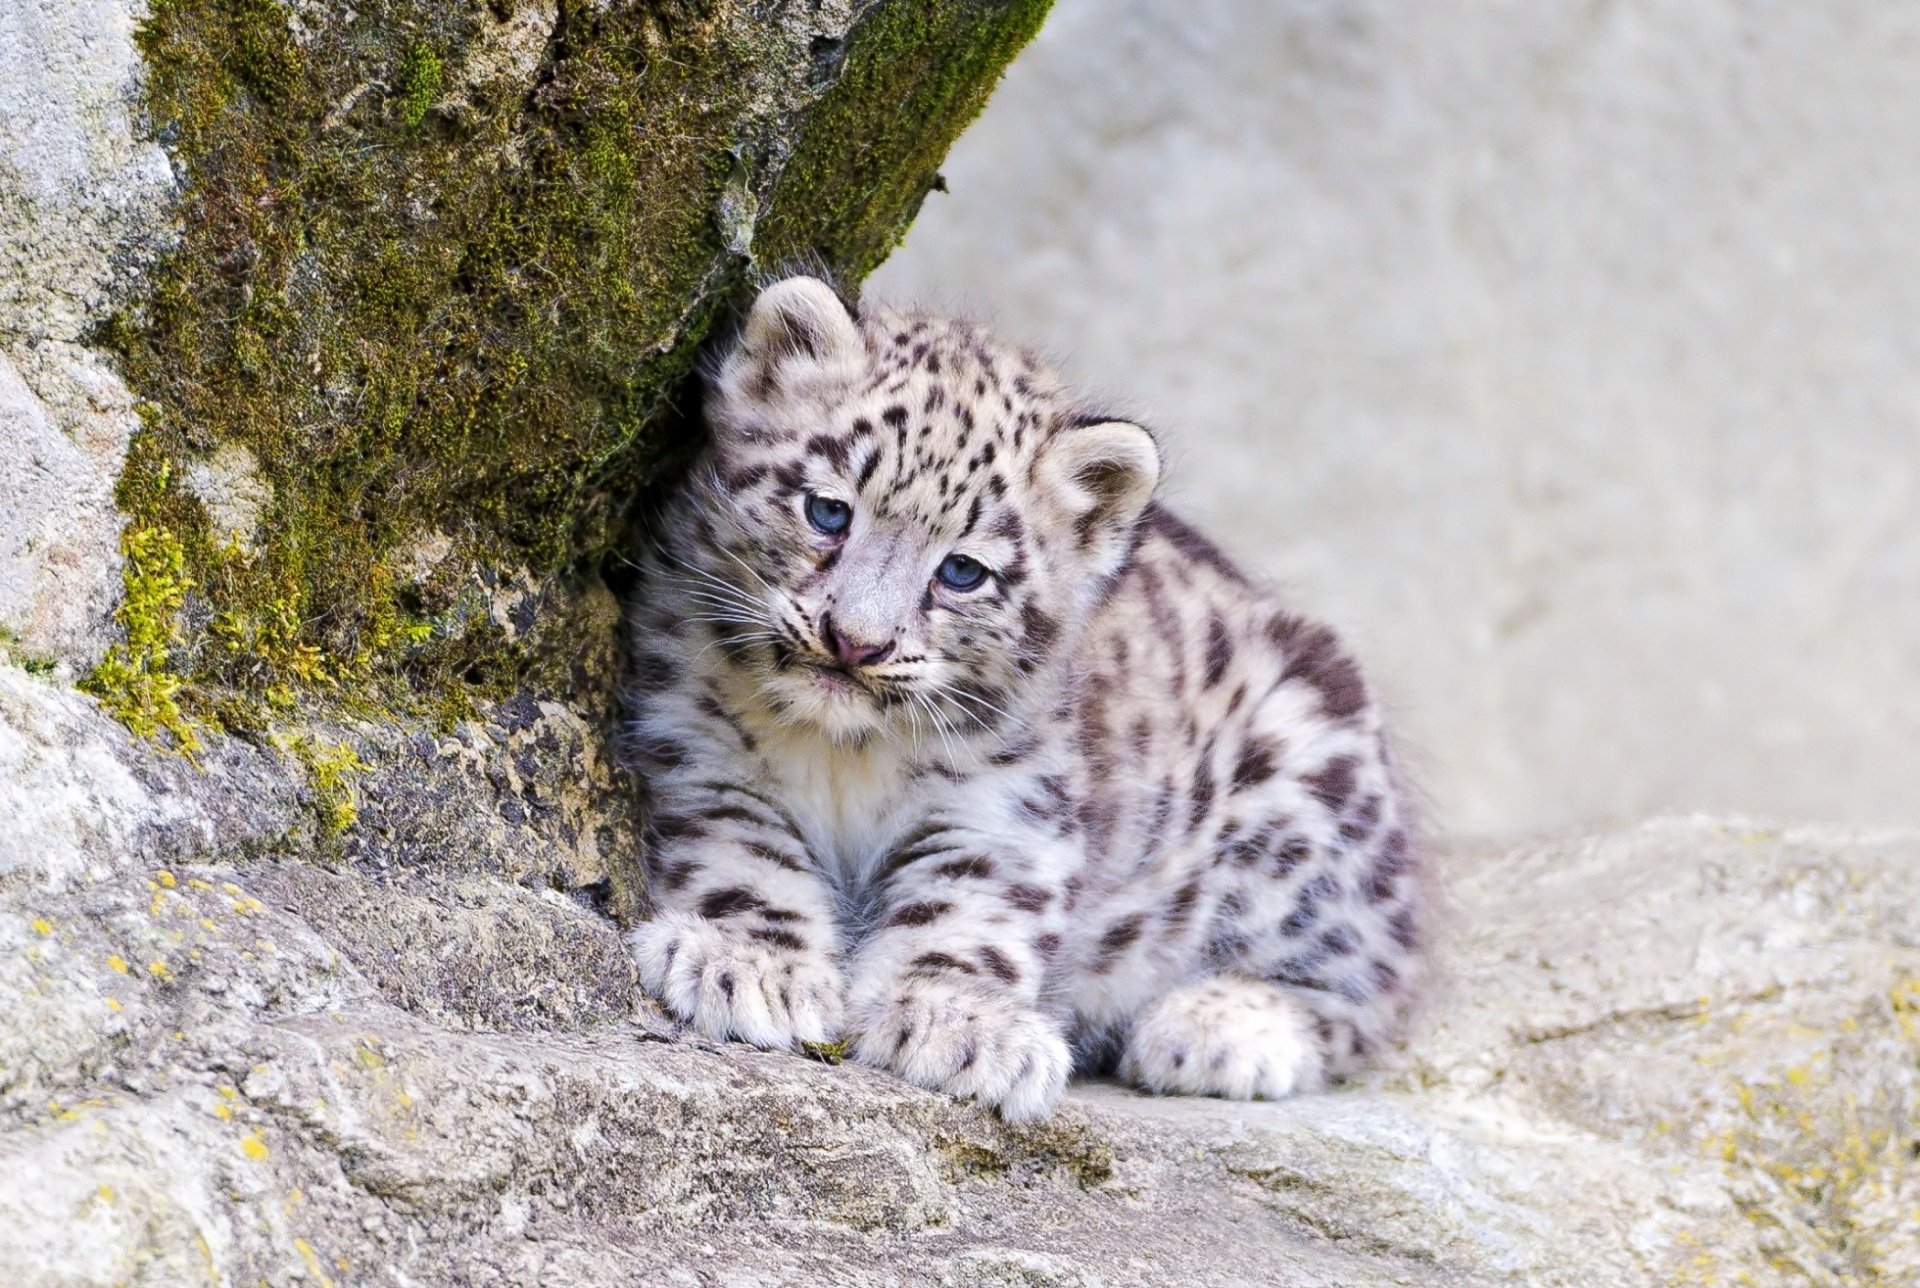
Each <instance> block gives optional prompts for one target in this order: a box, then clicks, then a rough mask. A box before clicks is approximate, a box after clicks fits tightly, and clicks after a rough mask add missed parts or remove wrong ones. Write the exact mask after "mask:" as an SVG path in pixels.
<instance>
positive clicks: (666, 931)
mask: <svg viewBox="0 0 1920 1288" xmlns="http://www.w3.org/2000/svg"><path fill="white" fill-rule="evenodd" d="M627 943H628V944H629V945H630V946H631V947H632V949H633V955H634V958H635V960H636V961H638V962H639V963H640V978H641V980H642V981H643V982H644V983H645V984H646V986H647V991H648V992H650V993H652V994H653V995H654V996H655V997H657V998H659V999H660V1000H661V1001H662V1002H663V1003H665V1005H666V1008H667V1009H668V1010H669V1011H671V1012H673V1014H674V1015H676V1016H678V1017H679V1018H680V1019H682V1020H685V1021H687V1022H688V1023H689V1024H692V1025H693V1026H694V1027H695V1028H696V1029H699V1030H700V1031H701V1032H702V1033H705V1034H706V1035H707V1036H709V1037H715V1038H738V1039H740V1040H741V1041H742V1042H751V1043H752V1044H753V1045H755V1046H757V1047H767V1048H769V1049H780V1050H791V1049H792V1048H793V1047H794V1046H795V1045H796V1044H797V1043H800V1042H826V1041H830V1040H832V1038H833V1037H834V1035H835V1034H836V1033H837V1032H838V1031H839V1028H840V1015H841V1011H842V1009H843V1003H842V997H843V995H844V992H845V988H844V985H843V984H842V982H841V979H840V969H839V967H837V966H835V965H834V964H833V962H832V961H830V960H829V959H828V958H827V957H826V956H825V955H824V954H821V953H818V952H813V951H808V950H795V949H791V948H783V947H781V946H779V945H777V944H770V943H765V942H762V941H760V940H756V939H750V938H748V937H747V936H746V935H745V934H744V933H741V932H738V931H735V930H732V929H730V928H729V927H727V926H724V925H721V924H719V923H717V922H713V921H709V920H707V919H706V918H704V917H693V916H688V915H687V914H685V913H663V914H661V915H660V916H657V917H655V918H654V919H653V920H652V921H649V922H646V923H644V924H642V925H640V926H639V927H637V928H636V929H635V930H634V931H633V932H632V933H631V934H630V935H628V936H627Z"/></svg>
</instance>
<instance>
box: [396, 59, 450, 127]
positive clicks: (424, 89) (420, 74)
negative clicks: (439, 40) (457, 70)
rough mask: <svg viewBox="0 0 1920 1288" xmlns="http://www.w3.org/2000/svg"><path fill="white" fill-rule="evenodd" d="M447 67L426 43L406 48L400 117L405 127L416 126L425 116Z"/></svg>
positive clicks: (401, 70) (402, 70)
mask: <svg viewBox="0 0 1920 1288" xmlns="http://www.w3.org/2000/svg"><path fill="white" fill-rule="evenodd" d="M446 71H447V69H446V67H445V65H444V64H442V63H441V61H440V56H439V55H438V54H436V53H434V52H433V50H431V49H429V48H427V47H426V46H425V45H415V46H414V47H413V48H412V49H410V50H408V51H407V60H406V62H405V63H403V64H402V65H401V68H400V104H401V106H400V119H401V120H402V121H404V122H405V123H406V126H407V128H408V129H410V130H417V129H419V128H420V123H421V122H422V121H425V120H426V119H427V109H428V108H430V107H432V106H433V101H434V99H436V98H438V97H439V96H440V85H441V82H442V81H444V80H445V79H446Z"/></svg>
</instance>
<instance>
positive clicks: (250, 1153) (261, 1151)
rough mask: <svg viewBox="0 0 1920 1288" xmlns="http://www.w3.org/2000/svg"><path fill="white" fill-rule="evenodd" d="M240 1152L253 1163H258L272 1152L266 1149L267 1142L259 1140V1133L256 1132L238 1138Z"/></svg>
mask: <svg viewBox="0 0 1920 1288" xmlns="http://www.w3.org/2000/svg"><path fill="white" fill-rule="evenodd" d="M240 1152H241V1153H242V1154H245V1155H246V1156H247V1157H248V1158H251V1159H253V1160H254V1161H255V1162H259V1161H260V1160H261V1159H263V1158H266V1157H267V1156H268V1155H269V1154H271V1153H273V1151H272V1150H270V1149H268V1148H267V1142H266V1141H264V1140H261V1139H260V1133H259V1132H258V1131H251V1132H248V1133H247V1134H246V1135H245V1136H242V1137H241V1138H240Z"/></svg>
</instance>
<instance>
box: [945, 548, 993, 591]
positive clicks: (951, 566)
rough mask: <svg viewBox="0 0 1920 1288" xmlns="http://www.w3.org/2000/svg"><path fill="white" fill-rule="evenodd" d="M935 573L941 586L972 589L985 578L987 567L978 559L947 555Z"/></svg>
mask: <svg viewBox="0 0 1920 1288" xmlns="http://www.w3.org/2000/svg"><path fill="white" fill-rule="evenodd" d="M935 575H936V576H937V577H939V578H940V584H941V585H943V586H949V587H951V588H953V589H954V590H972V589H973V588H974V587H976V586H978V585H979V584H980V583H981V582H983V581H985V580H986V579H987V569H986V565H984V564H982V563H981V562H980V561H979V560H978V559H969V558H967V557H966V556H965V555H948V556H947V557H946V558H945V559H944V560H942V561H941V564H940V571H939V572H938V573H936V574H935Z"/></svg>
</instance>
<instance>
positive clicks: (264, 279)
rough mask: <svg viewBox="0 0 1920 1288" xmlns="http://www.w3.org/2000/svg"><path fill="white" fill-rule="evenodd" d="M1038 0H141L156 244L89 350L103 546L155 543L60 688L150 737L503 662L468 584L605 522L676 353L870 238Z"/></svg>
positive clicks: (908, 202) (572, 554) (908, 201)
mask: <svg viewBox="0 0 1920 1288" xmlns="http://www.w3.org/2000/svg"><path fill="white" fill-rule="evenodd" d="M1046 8H1047V2H1046V0H1003V2H999V3H995V2H992V0H880V2H879V3H868V4H859V5H852V4H846V3H841V4H831V3H829V4H820V3H817V2H815V3H807V2H805V0H799V2H795V3H779V4H766V3H760V4H749V3H744V2H739V0H684V2H661V3H652V4H640V3H584V2H581V0H562V2H561V3H558V4H555V3H553V0H520V2H519V3H517V4H516V3H513V2H512V0H493V2H492V3H486V4H477V3H466V4H443V3H430V2H429V0H374V2H372V3H368V4H364V5H360V6H357V7H356V8H355V9H354V10H352V11H349V10H347V9H345V8H342V7H328V8H324V9H322V8H317V7H313V6H288V5H283V4H281V3H278V2H277V0H155V2H154V3H153V5H152V7H151V10H150V12H149V14H148V17H147V19H146V21H145V24H144V26H143V27H142V29H141V33H140V38H139V40H140V46H141V49H142V51H143V54H144V56H145V58H146V61H147V94H148V98H149V103H148V113H149V118H150V124H151V128H153V129H154V130H155V131H156V133H157V136H158V137H159V138H160V139H161V141H162V142H163V143H164V144H165V146H166V147H167V149H168V151H169V153H170V155H171V156H172V158H173V161H174V165H175V169H176V172H177V173H178V174H179V175H180V177H181V179H182V182H183V188H184V195H183V197H182V199H181V203H180V206H179V209H178V232H177V240H176V242H175V245H174V247H173V249H172V250H171V251H170V252H169V254H168V255H167V256H166V257H165V258H164V260H163V262H162V263H161V264H160V265H159V267H158V268H157V269H156V270H155V271H154V272H153V274H152V275H151V277H150V279H149V286H148V288H147V290H146V291H145V292H144V294H143V295H142V296H141V298H140V299H139V301H138V302H137V303H136V304H135V305H134V306H132V307H129V308H127V309H125V310H123V311H122V312H121V313H120V314H119V315H117V316H116V317H115V319H114V320H113V321H112V323H111V324H110V325H109V326H108V327H107V333H106V334H105V335H104V336H103V337H101V339H103V340H104V341H105V342H106V343H107V344H109V345H110V346H111V347H112V348H113V349H115V350H116V351H117V352H118V354H119V355H120V358H121V361H122V364H123V367H124V371H125V374H126V376H127V379H128V382H129V384H130V385H131V386H132V388H133V389H134V390H135V392H136V393H137V394H138V395H139V396H140V397H141V399H142V400H143V402H144V408H143V422H144V428H143V430H142V432H141V433H140V434H139V435H138V436H137V438H136V440H135V442H134V445H133V449H132V452H131V453H130V455H129V458H128V464H127V468H126V471H125V474H124V476H123V478H122V480H121V486H120V492H119V501H120V504H121V506H122V508H123V509H124V510H125V511H126V512H127V513H128V515H129V517H130V522H129V536H128V538H127V540H128V542H129V543H130V546H129V548H130V550H131V549H133V548H134V547H135V546H137V547H138V548H140V549H144V550H148V551H155V550H164V551H167V552H171V551H173V550H175V549H176V548H177V549H178V550H179V551H180V553H181V559H180V564H179V567H178V569H177V570H176V571H170V573H169V576H170V579H171V580H170V583H169V587H168V591H169V593H168V594H165V595H158V594H144V595H140V596H130V597H129V599H128V600H127V607H125V608H123V610H122V624H123V626H124V627H125V630H126V635H127V637H128V639H129V641H130V643H129V645H127V646H125V647H123V648H122V649H120V650H118V651H117V652H116V654H115V655H114V656H112V657H110V658H109V662H108V664H107V665H105V666H103V667H102V668H101V670H99V671H98V672H96V674H95V676H94V678H93V685H92V687H93V688H94V689H95V691H96V692H99V693H101V695H102V697H103V698H105V699H106V700H107V701H108V702H109V705H110V706H113V707H114V708H115V709H124V710H131V711H139V712H141V713H142V719H143V722H144V723H146V724H147V725H149V726H154V725H157V726H158V727H160V728H175V727H176V721H175V713H174V712H173V711H172V710H170V709H169V704H172V703H174V702H175V701H176V695H177V701H178V702H179V703H181V704H184V705H185V706H186V708H187V709H188V712H189V715H190V716H191V717H192V718H195V719H214V720H216V721H221V722H224V723H227V724H229V725H235V724H238V725H245V724H247V723H249V722H250V721H261V720H264V719H266V718H269V717H271V716H272V714H273V709H274V708H279V709H281V710H287V709H291V708H293V707H294V706H296V705H300V704H304V703H305V702H307V701H308V700H310V698H312V697H314V696H327V695H331V696H333V697H335V698H339V699H351V700H355V701H364V702H370V703H372V704H375V705H379V704H391V703H394V702H396V701H408V702H412V701H419V702H427V703H441V702H450V703H457V702H459V701H462V700H463V699H462V697H461V695H462V694H463V693H465V692H468V691H484V692H496V693H497V692H504V691H506V690H507V689H508V688H510V687H512V686H513V685H515V684H518V683H519V682H520V681H521V680H522V679H523V678H524V672H525V670H526V668H527V667H528V666H529V665H530V659H532V658H533V657H535V656H536V655H537V653H538V650H537V649H535V648H533V647H530V645H529V642H528V640H527V639H526V638H524V637H523V632H521V631H519V630H516V629H515V627H514V625H513V624H512V623H509V622H503V621H502V620H501V619H500V618H499V616H498V614H494V613H490V612H488V611H486V606H487V604H488V603H489V602H490V601H491V600H493V599H497V598H498V596H497V595H495V593H494V592H495V591H496V589H497V588H498V587H499V586H500V585H501V584H502V583H503V581H504V582H514V583H516V584H529V583H534V582H539V581H542V580H544V579H545V578H546V577H547V576H548V574H550V573H552V572H554V571H555V570H559V569H562V568H565V567H568V566H569V565H580V564H582V563H591V562H593V561H596V560H601V559H604V558H605V557H607V556H608V555H609V554H610V552H613V551H615V550H616V549H617V548H618V546H619V544H620V542H621V541H622V540H623V533H624V530H625V524H626V520H627V517H628V511H629V507H630V505H631V502H632V499H633V498H634V497H635V496H636V495H637V494H639V493H640V492H641V491H642V490H643V489H644V488H645V487H646V486H647V485H648V484H649V483H651V482H653V481H654V480H655V479H656V478H657V477H658V476H659V475H660V474H661V472H662V471H663V469H665V468H666V467H667V466H669V465H670V464H671V463H672V462H673V461H675V460H676V459H679V458H681V457H683V456H684V454H685V452H686V450H687V449H688V448H689V447H690V445H691V444H692V442H693V441H694V437H695V429H694V424H695V422H694V419H693V417H692V415H691V408H692V405H693V403H694V401H695V395H694V391H693V390H692V389H691V387H690V375H691V373H692V371H693V368H694V366H695V363H696V361H697V356H698V353H699V351H700V348H701V345H702V342H703V341H704V340H705V339H706V338H707V337H708V335H709V334H710V332H712V331H713V330H714V328H715V327H716V326H717V325H719V324H721V323H722V322H723V320H724V319H725V318H726V317H727V316H728V314H729V312H730V311H731V310H732V309H733V308H735V307H736V306H737V305H738V303H739V302H740V300H741V298H742V296H743V295H744V294H745V293H746V292H747V291H749V290H750V289H751V286H752V284H753V282H754V280H755V279H756V277H758V276H761V275H764V274H767V273H769V272H775V271H779V270H781V269H783V268H786V267H790V266H794V265H806V266H808V267H810V268H812V269H814V270H816V271H822V270H824V271H826V272H829V273H832V274H835V275H837V276H838V277H839V278H840V279H841V280H842V281H843V282H844V283H846V284H847V285H848V286H849V288H852V287H854V286H855V285H856V284H857V283H858V281H859V280H860V278H861V277H862V276H864V275H865V274H866V273H867V272H868V271H869V270H871V269H872V268H873V267H874V266H875V265H876V264H877V263H879V261H880V260H881V259H882V258H884V256H885V255H886V254H887V253H888V251H890V250H891V249H892V247H893V246H894V245H895V244H897V242H898V241H899V239H900V237H901V235H902V234H903V232H904V231H905V229H906V227H907V225H908V223H909V222H910V221H911V219H912V218H913V216H914V214H915V213H916V212H917V210H918V207H919V204H920V202H921V200H922V199H923V197H924V196H925V195H926V193H927V192H928V190H929V189H930V188H931V187H932V185H933V184H934V183H935V182H936V181H937V178H938V174H937V166H938V164H939V162H940V159H941V158H942V156H943V155H944V154H945V151H946V149H947V147H948V145H949V144H950V143H951V142H952V140H953V138H954V137H955V136H956V135H957V134H958V132H959V131H960V129H961V128H962V127H963V126H965V125H966V123H967V122H968V121H969V120H971V119H972V117H973V116H974V115H975V114H976V113H977V112H978V111H979V109H980V108H981V106H982V105H983V103H984V102H985V99H986V96H987V94H988V93H989V92H990V90H991V88H992V86H993V83H994V81H995V80H996V79H997V77H998V75H999V73H1000V71H1001V69H1002V68H1003V67H1004V66H1005V64H1006V63H1007V61H1008V60H1009V59H1010V58H1011V57H1012V56H1013V54H1014V53H1015V52H1016V51H1017V50H1018V49H1019V48H1020V47H1021V46H1022V44H1024V43H1025V42H1026V40H1028V39H1029V38H1030V37H1031V36H1032V34H1033V32H1034V31H1035V30H1036V29H1037V27H1038V25H1039V23H1040V21H1041V19H1042V17H1043V16H1044V14H1045V11H1046ZM236 459H237V460H240V461H243V462H248V463H249V464H250V466H251V469H252V471H253V473H252V475H251V476H250V477H246V478H243V479H240V480H239V481H238V483H237V484H235V483H233V482H232V481H231V480H229V481H228V483H225V484H222V485H221V486H222V487H223V488H226V489H227V490H228V491H231V490H232V487H234V486H238V487H240V488H241V489H242V490H243V491H244V493H245V495H246V496H248V497H251V498H253V500H252V501H251V502H250V503H249V508H248V509H247V510H246V516H245V522H244V523H242V524H241V526H240V527H238V528H236V527H235V525H234V522H233V521H232V520H231V518H230V517H229V516H228V514H227V512H226V511H225V510H223V509H222V505H221V503H220V502H219V501H218V500H217V499H216V498H213V497H212V496H211V495H210V493H209V490H208V487H209V485H207V484H206V483H205V479H206V477H207V473H208V462H210V461H215V460H220V461H228V462H231V461H233V460H236ZM196 480H199V482H198V483H197V482H196ZM152 562H153V561H152V559H145V560H141V559H131V558H130V559H129V563H128V566H129V569H130V576H132V575H139V574H140V570H141V568H142V567H144V566H146V565H150V564H151V563H152ZM182 587H184V588H185V589H184V593H181V590H182ZM156 610H157V611H162V612H164V613H165V614H166V615H167V619H166V620H164V621H149V620H146V619H145V616H142V615H143V614H144V615H146V616H152V614H153V613H154V612H155V611H156ZM155 677H159V678H155Z"/></svg>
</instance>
